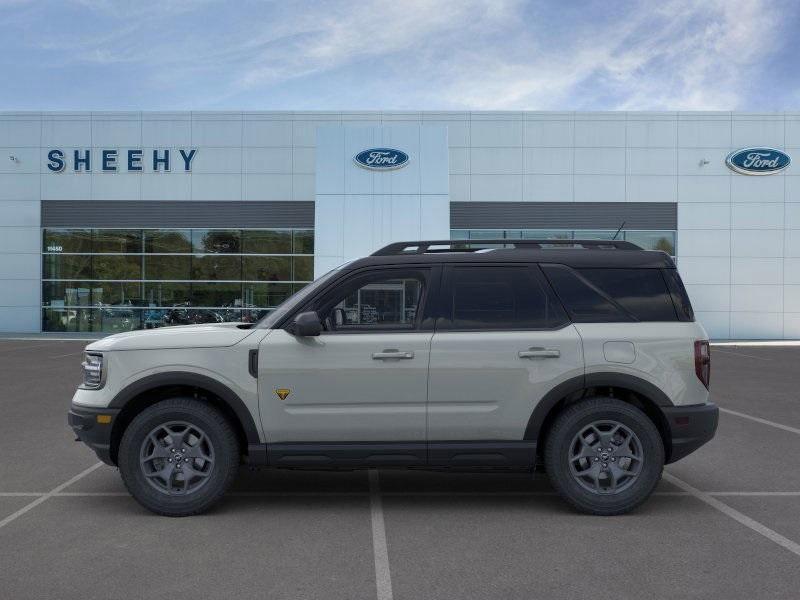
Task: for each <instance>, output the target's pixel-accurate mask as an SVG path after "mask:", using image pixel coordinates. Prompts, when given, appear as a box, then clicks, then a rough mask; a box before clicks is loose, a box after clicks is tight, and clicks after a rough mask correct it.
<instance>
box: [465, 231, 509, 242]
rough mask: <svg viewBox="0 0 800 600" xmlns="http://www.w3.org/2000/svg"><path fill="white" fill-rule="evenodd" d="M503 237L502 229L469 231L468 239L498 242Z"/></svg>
mask: <svg viewBox="0 0 800 600" xmlns="http://www.w3.org/2000/svg"><path fill="white" fill-rule="evenodd" d="M503 237H505V232H504V231H503V230H502V229H471V230H470V232H469V239H471V240H499V239H502V238H503Z"/></svg>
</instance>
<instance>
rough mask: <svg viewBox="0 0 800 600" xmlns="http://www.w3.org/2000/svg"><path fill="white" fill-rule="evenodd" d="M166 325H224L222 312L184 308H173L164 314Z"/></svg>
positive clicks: (190, 307)
mask: <svg viewBox="0 0 800 600" xmlns="http://www.w3.org/2000/svg"><path fill="white" fill-rule="evenodd" d="M162 321H163V323H164V325H197V324H200V323H222V322H223V321H224V318H223V316H222V314H221V313H220V311H218V310H215V309H210V308H194V307H192V306H183V307H175V308H172V309H170V310H168V311H166V313H165V314H164V317H163V319H162Z"/></svg>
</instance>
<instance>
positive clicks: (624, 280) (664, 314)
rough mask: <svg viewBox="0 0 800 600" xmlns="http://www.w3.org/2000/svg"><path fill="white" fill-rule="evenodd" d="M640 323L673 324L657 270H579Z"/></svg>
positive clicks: (672, 311)
mask: <svg viewBox="0 0 800 600" xmlns="http://www.w3.org/2000/svg"><path fill="white" fill-rule="evenodd" d="M578 271H579V273H580V274H581V275H583V276H584V277H585V278H586V279H587V280H588V281H589V282H590V283H592V284H593V285H595V286H597V287H598V288H600V289H601V290H602V291H604V292H605V293H606V295H607V296H609V297H610V298H613V299H614V300H615V301H616V302H617V303H619V305H620V306H622V307H623V308H624V309H626V310H627V311H629V312H630V313H632V314H633V315H634V316H635V317H636V318H637V319H639V320H640V321H675V320H677V318H678V317H677V315H676V313H675V307H674V305H673V304H672V296H671V295H670V293H669V290H668V289H667V284H666V282H665V281H664V277H663V276H662V275H661V270H660V269H579V270H578Z"/></svg>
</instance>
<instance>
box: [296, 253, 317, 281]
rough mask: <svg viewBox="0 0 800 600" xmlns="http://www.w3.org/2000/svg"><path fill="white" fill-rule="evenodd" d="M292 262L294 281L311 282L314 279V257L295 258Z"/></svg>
mask: <svg viewBox="0 0 800 600" xmlns="http://www.w3.org/2000/svg"><path fill="white" fill-rule="evenodd" d="M292 262H294V281H311V280H313V279H314V257H313V256H295V257H294V258H293V259H292Z"/></svg>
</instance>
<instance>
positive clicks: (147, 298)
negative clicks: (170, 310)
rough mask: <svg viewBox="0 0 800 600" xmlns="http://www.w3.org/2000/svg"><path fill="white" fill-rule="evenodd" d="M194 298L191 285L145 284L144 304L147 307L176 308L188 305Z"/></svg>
mask: <svg viewBox="0 0 800 600" xmlns="http://www.w3.org/2000/svg"><path fill="white" fill-rule="evenodd" d="M191 297H192V290H191V284H190V283H173V282H167V283H161V282H157V283H150V282H148V283H145V284H144V303H145V305H147V306H153V307H157V306H175V305H176V304H186V303H187V302H189V301H190V299H191Z"/></svg>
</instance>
